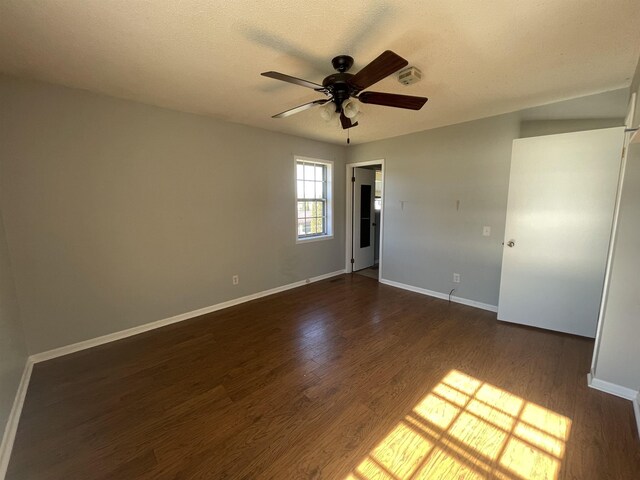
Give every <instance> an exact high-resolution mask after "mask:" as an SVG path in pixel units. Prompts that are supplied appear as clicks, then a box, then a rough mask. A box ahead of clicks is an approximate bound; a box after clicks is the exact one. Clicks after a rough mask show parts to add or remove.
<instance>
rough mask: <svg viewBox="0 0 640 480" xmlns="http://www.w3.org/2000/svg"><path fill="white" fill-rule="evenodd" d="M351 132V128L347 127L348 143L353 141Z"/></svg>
mask: <svg viewBox="0 0 640 480" xmlns="http://www.w3.org/2000/svg"><path fill="white" fill-rule="evenodd" d="M350 133H351V129H350V128H347V145H349V144H350V143H351V137H350V136H349V134H350Z"/></svg>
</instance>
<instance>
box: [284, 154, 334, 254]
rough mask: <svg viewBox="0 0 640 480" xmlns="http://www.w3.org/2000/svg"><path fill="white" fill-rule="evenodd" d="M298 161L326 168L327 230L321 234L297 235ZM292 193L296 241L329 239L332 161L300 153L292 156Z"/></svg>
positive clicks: (331, 229) (306, 241)
mask: <svg viewBox="0 0 640 480" xmlns="http://www.w3.org/2000/svg"><path fill="white" fill-rule="evenodd" d="M298 161H300V162H309V163H318V164H321V165H323V166H325V167H326V168H327V203H326V208H327V232H326V233H325V234H323V235H314V236H309V237H300V236H298V182H297V180H298V178H297V173H296V172H297V168H298ZM293 194H294V202H293V206H294V219H295V221H294V232H295V235H296V243H310V242H318V241H322V240H330V239H332V238H333V162H332V161H331V160H322V159H320V158H311V157H303V156H302V155H294V156H293Z"/></svg>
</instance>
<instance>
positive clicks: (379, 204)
mask: <svg viewBox="0 0 640 480" xmlns="http://www.w3.org/2000/svg"><path fill="white" fill-rule="evenodd" d="M374 208H375V209H376V210H378V211H379V210H382V170H376V193H375V203H374Z"/></svg>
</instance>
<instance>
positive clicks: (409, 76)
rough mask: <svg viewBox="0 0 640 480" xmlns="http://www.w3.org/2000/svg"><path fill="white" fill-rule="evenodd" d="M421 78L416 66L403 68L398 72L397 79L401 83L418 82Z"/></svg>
mask: <svg viewBox="0 0 640 480" xmlns="http://www.w3.org/2000/svg"><path fill="white" fill-rule="evenodd" d="M421 78H422V72H421V71H420V70H419V69H418V68H417V67H407V68H403V69H402V70H400V72H398V81H399V82H400V83H401V84H403V85H411V84H412V83H416V82H419V81H420V79H421Z"/></svg>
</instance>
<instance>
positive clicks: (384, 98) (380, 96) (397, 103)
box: [358, 92, 428, 110]
mask: <svg viewBox="0 0 640 480" xmlns="http://www.w3.org/2000/svg"><path fill="white" fill-rule="evenodd" d="M358 100H360V101H361V102H362V103H372V104H374V105H384V106H385V107H396V108H408V109H409V110H420V109H421V108H422V106H423V105H424V104H425V103H427V100H428V98H427V97H414V96H411V95H396V94H394V93H380V92H362V93H361V94H360V95H358Z"/></svg>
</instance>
